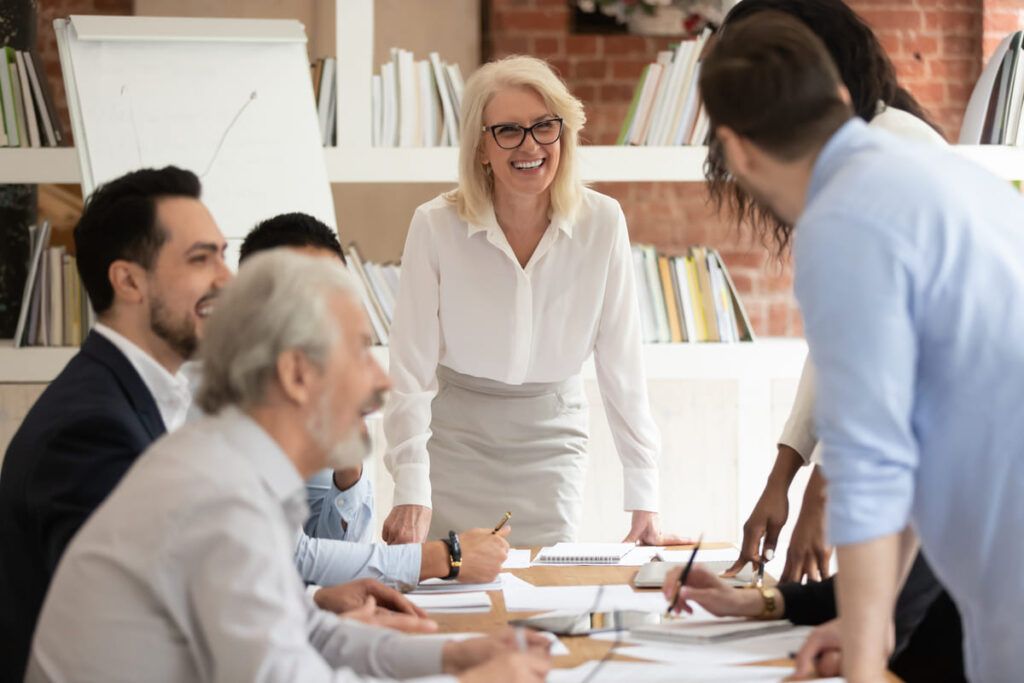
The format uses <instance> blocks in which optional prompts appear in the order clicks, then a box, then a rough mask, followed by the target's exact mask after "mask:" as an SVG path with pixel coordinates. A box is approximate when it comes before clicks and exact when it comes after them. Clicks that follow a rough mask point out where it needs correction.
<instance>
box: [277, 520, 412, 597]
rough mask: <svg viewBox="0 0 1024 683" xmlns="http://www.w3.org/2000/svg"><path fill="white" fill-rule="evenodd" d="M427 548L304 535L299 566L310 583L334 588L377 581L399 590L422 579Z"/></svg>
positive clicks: (298, 554) (298, 546)
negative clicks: (370, 580)
mask: <svg viewBox="0 0 1024 683" xmlns="http://www.w3.org/2000/svg"><path fill="white" fill-rule="evenodd" d="M422 560H423V548H422V546H420V544H419V543H403V544H399V545H384V544H383V543H352V542H349V541H339V540H335V539H325V538H311V537H309V536H308V535H306V534H305V533H302V532H300V533H299V534H298V538H297V540H296V543H295V566H296V567H297V568H298V570H299V575H300V576H302V580H303V581H305V582H306V583H315V584H317V585H318V586H333V585H335V584H338V583H346V582H348V581H354V580H355V579H376V580H378V581H380V582H381V583H386V584H388V585H390V586H394V587H397V588H408V587H410V586H415V585H416V584H417V583H419V580H420V564H421V563H422Z"/></svg>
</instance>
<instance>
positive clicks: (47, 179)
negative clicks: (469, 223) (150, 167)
mask: <svg viewBox="0 0 1024 683" xmlns="http://www.w3.org/2000/svg"><path fill="white" fill-rule="evenodd" d="M953 149H955V150H956V151H957V152H958V153H960V154H962V155H964V156H965V157H967V158H968V159H971V160H972V161H974V162H975V163H977V164H980V165H981V166H984V167H985V168H987V169H988V170H989V171H991V172H992V173H994V174H995V175H997V176H999V177H1000V178H1004V179H1006V180H1022V179H1024V148H1022V147H1008V146H1003V145H957V146H954V147H953ZM706 154H707V149H706V148H705V147H620V146H598V145H590V146H584V147H582V148H581V149H580V173H581V175H582V176H583V179H584V180H585V181H587V182H609V183H615V182H621V183H626V182H677V183H678V182H682V183H686V182H701V181H703V180H704V158H705V156H706ZM324 158H325V161H326V164H327V177H328V178H329V179H330V181H331V182H332V183H453V184H454V183H455V182H456V180H457V176H458V162H459V151H458V149H457V148H455V147H433V148H420V149H416V148H385V149H378V148H370V149H343V148H339V147H331V148H327V149H325V150H324ZM80 177H81V174H80V173H79V169H78V157H77V155H76V153H75V150H74V148H72V147H57V148H37V149H0V184H3V183H77V182H79V181H80Z"/></svg>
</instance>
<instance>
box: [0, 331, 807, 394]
mask: <svg viewBox="0 0 1024 683" xmlns="http://www.w3.org/2000/svg"><path fill="white" fill-rule="evenodd" d="M373 351H374V356H375V357H376V358H377V361H378V362H379V363H380V364H381V365H382V366H383V367H384V368H387V363H388V350H387V348H386V347H381V346H378V347H374V349H373ZM77 352H78V348H77V347H63V346H61V347H54V348H48V347H37V346H29V347H24V348H20V349H16V348H14V347H13V345H12V344H11V341H10V340H4V341H0V384H37V383H46V382H49V381H51V380H52V379H53V378H54V377H56V376H57V374H58V373H59V372H60V371H61V370H62V369H64V366H65V365H67V363H68V361H69V360H71V357H72V356H74V355H75V354H76V353H77ZM806 355H807V344H806V342H804V340H803V339H785V338H771V339H762V340H758V341H756V342H754V343H749V342H745V343H740V344H648V345H645V346H644V359H645V362H646V366H647V377H648V378H649V379H707V378H716V379H722V378H726V379H728V378H735V379H737V380H740V379H750V378H756V377H760V376H762V375H765V374H766V373H772V374H775V375H778V374H780V373H781V374H782V375H786V376H790V375H791V376H794V377H796V376H799V374H800V369H801V367H802V366H803V362H804V356H806ZM582 373H583V377H584V378H585V379H590V378H593V377H594V363H593V361H592V360H588V361H587V362H586V363H584V365H583V370H582Z"/></svg>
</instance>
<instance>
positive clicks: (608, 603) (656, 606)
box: [503, 582, 668, 612]
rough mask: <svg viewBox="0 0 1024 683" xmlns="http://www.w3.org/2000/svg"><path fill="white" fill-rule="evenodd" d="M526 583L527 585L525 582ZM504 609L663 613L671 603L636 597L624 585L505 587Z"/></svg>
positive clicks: (655, 597)
mask: <svg viewBox="0 0 1024 683" xmlns="http://www.w3.org/2000/svg"><path fill="white" fill-rule="evenodd" d="M524 583H525V582H524ZM503 592H504V595H505V609H507V610H508V611H510V612H523V611H534V610H537V611H541V610H544V611H548V610H565V611H577V612H587V611H597V612H607V611H610V610H637V611H640V612H659V611H663V610H664V609H665V608H666V607H667V606H668V603H667V602H666V601H665V597H664V596H663V595H662V594H661V593H660V592H646V593H637V592H634V591H633V589H632V588H630V587H629V586H624V585H612V586H603V587H602V586H531V585H529V584H527V586H525V587H524V586H521V585H517V584H505V586H504V588H503Z"/></svg>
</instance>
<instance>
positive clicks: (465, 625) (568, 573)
mask: <svg viewBox="0 0 1024 683" xmlns="http://www.w3.org/2000/svg"><path fill="white" fill-rule="evenodd" d="M691 547H692V546H680V547H678V548H673V550H687V549H690V548H691ZM704 547H707V548H730V547H732V545H731V544H728V543H706V544H704ZM538 550H539V549H538V548H532V549H531V552H530V556H531V557H534V556H536V554H537V551H538ZM637 570H638V567H618V566H609V567H600V566H557V567H530V568H528V569H512V570H509V571H510V572H511V573H512V574H515V575H516V576H518V577H519V578H521V579H524V580H525V581H529V582H530V583H532V584H534V585H535V586H597V585H613V584H631V583H632V581H633V576H634V575H635V574H636V572H637ZM634 590H637V589H636V588H634ZM641 590H656V589H641ZM489 595H490V598H491V611H490V612H486V613H484V612H475V613H466V614H445V613H434V614H431V615H430V616H431V618H433V619H434V620H435V621H437V623H438V626H439V627H440V630H441V631H442V632H445V633H491V632H494V631H497V630H500V629H502V628H504V627H506V626H507V625H508V621H509V619H519V618H522V617H526V616H530V615H531V614H540V612H511V613H510V612H508V611H507V610H506V609H505V597H504V595H503V594H502V592H501V591H490V592H489ZM560 640H561V641H562V642H563V643H565V646H566V647H567V648H568V649H569V654H568V655H562V656H559V657H555V658H554V665H555V667H557V668H571V667H574V666H578V665H580V664H583V663H584V662H587V661H590V660H594V659H601V658H602V657H604V656H606V655H607V654H608V651H609V650H610V649H611V648H612V646H613V643H612V642H611V641H607V640H597V639H594V638H587V637H586V636H575V637H562V638H560ZM612 658H613V659H617V660H623V661H639V660H636V659H634V658H632V657H625V656H623V655H620V654H615V655H613V656H612ZM754 665H756V666H779V667H785V668H792V667H793V660H791V659H776V660H771V661H764V662H756V663H755V664H754ZM887 680H888V681H891V682H892V683H900V679H899V678H897V677H896V676H894V675H893V674H891V673H888V676H887Z"/></svg>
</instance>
